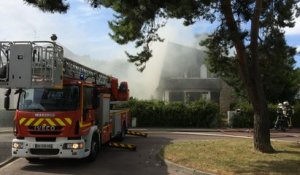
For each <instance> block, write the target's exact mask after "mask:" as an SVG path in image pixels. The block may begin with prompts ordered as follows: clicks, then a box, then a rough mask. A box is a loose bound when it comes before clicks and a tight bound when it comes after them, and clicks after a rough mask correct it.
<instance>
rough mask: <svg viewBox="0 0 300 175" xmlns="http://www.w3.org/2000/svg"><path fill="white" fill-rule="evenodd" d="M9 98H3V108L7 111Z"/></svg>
mask: <svg viewBox="0 0 300 175" xmlns="http://www.w3.org/2000/svg"><path fill="white" fill-rule="evenodd" d="M9 102H10V101H9V96H6V97H5V98H4V108H5V109H6V110H9Z"/></svg>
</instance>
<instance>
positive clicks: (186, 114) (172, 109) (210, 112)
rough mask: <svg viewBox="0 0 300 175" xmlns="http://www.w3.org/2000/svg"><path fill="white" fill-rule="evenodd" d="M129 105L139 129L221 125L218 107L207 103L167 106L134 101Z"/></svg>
mask: <svg viewBox="0 0 300 175" xmlns="http://www.w3.org/2000/svg"><path fill="white" fill-rule="evenodd" d="M128 105H129V108H130V111H131V116H132V117H135V118H137V126H139V127H216V126H217V125H218V123H220V122H219V121H220V119H219V118H220V117H219V116H220V115H219V111H218V106H217V105H216V104H213V103H211V102H206V101H196V102H191V103H188V104H183V103H180V102H176V103H167V104H165V103H164V102H162V101H157V100H136V99H132V100H130V101H129V103H128Z"/></svg>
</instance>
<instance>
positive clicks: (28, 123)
mask: <svg viewBox="0 0 300 175" xmlns="http://www.w3.org/2000/svg"><path fill="white" fill-rule="evenodd" d="M33 121H34V118H31V119H29V120H28V121H27V122H26V123H25V126H29V125H30V124H31V123H32V122H33Z"/></svg>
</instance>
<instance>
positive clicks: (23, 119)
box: [19, 117, 26, 125]
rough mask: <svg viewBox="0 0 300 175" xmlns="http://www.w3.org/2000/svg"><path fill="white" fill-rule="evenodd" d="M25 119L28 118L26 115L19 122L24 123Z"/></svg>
mask: <svg viewBox="0 0 300 175" xmlns="http://www.w3.org/2000/svg"><path fill="white" fill-rule="evenodd" d="M25 120H26V118H24V117H23V118H21V119H20V121H19V124H20V125H22V123H23V122H24V121H25Z"/></svg>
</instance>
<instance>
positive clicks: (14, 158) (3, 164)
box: [0, 157, 18, 168]
mask: <svg viewBox="0 0 300 175" xmlns="http://www.w3.org/2000/svg"><path fill="white" fill-rule="evenodd" d="M17 159H18V158H16V157H11V158H9V159H7V160H5V161H4V162H1V163H0V168H2V167H4V166H5V165H7V164H9V163H11V162H13V161H15V160H17Z"/></svg>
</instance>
